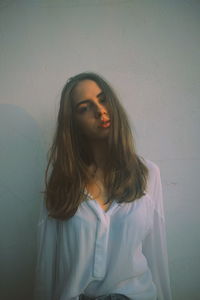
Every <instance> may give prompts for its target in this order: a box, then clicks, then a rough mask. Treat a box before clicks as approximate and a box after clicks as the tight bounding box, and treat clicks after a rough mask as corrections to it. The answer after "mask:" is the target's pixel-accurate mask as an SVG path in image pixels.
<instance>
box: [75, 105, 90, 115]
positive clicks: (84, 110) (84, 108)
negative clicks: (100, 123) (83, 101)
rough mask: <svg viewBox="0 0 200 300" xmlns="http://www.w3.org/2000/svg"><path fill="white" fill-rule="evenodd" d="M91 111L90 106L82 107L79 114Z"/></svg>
mask: <svg viewBox="0 0 200 300" xmlns="http://www.w3.org/2000/svg"><path fill="white" fill-rule="evenodd" d="M88 110H89V106H80V107H79V108H78V112H79V113H84V112H86V111H88Z"/></svg>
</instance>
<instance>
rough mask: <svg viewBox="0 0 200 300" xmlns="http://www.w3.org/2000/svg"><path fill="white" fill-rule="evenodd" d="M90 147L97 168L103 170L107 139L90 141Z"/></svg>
mask: <svg viewBox="0 0 200 300" xmlns="http://www.w3.org/2000/svg"><path fill="white" fill-rule="evenodd" d="M90 149H91V151H92V154H93V158H94V160H95V164H96V167H97V170H98V169H99V170H102V171H103V170H104V169H105V166H106V163H107V158H108V145H107V141H105V140H104V141H102V140H101V141H92V142H90Z"/></svg>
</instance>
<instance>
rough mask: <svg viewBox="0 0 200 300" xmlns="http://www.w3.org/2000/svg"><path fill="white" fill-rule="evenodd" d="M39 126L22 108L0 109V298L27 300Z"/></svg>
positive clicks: (39, 179)
mask: <svg viewBox="0 0 200 300" xmlns="http://www.w3.org/2000/svg"><path fill="white" fill-rule="evenodd" d="M44 152H45V151H44V146H43V141H42V138H41V132H40V129H39V126H38V125H37V123H36V122H35V121H34V119H33V118H32V117H31V116H30V115H28V114H27V112H26V111H24V110H23V109H22V108H20V107H18V106H15V105H10V104H1V105H0V240H1V243H0V266H1V267H0V285H1V287H0V298H1V299H4V300H11V299H20V300H27V299H29V300H30V299H32V296H33V283H34V271H35V263H36V229H37V226H36V224H37V220H38V213H39V203H40V200H41V199H42V194H41V191H42V189H43V175H44V168H45V154H44Z"/></svg>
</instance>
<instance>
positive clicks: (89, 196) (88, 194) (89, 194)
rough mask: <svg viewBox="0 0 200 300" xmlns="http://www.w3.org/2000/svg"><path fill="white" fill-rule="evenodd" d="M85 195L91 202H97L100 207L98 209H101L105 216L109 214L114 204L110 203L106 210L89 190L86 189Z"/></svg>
mask: <svg viewBox="0 0 200 300" xmlns="http://www.w3.org/2000/svg"><path fill="white" fill-rule="evenodd" d="M84 194H85V195H86V196H87V197H88V198H89V200H91V201H95V203H96V204H97V205H98V207H99V208H100V209H101V210H102V211H103V212H104V213H105V214H106V213H108V212H109V211H110V208H111V206H112V204H113V202H112V203H110V205H109V207H108V208H107V209H106V210H105V209H103V208H102V207H101V205H100V204H99V202H98V201H97V200H96V199H95V198H94V197H93V196H92V194H91V193H89V192H88V190H87V188H85V190H84Z"/></svg>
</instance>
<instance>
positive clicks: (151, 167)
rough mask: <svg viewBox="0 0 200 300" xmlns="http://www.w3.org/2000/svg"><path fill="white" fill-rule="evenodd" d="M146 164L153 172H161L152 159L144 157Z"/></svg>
mask: <svg viewBox="0 0 200 300" xmlns="http://www.w3.org/2000/svg"><path fill="white" fill-rule="evenodd" d="M142 159H143V162H144V164H145V165H146V167H147V168H148V170H149V171H150V172H151V173H155V172H160V168H159V166H158V165H157V164H156V163H155V162H154V161H152V160H150V159H148V158H146V157H142Z"/></svg>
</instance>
